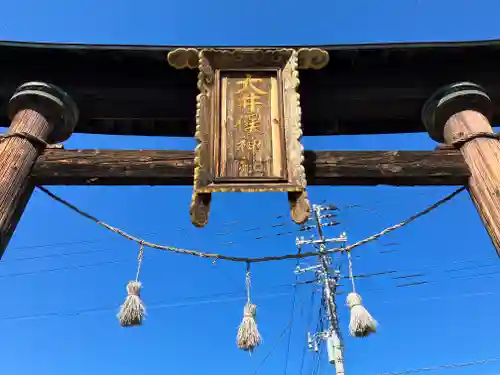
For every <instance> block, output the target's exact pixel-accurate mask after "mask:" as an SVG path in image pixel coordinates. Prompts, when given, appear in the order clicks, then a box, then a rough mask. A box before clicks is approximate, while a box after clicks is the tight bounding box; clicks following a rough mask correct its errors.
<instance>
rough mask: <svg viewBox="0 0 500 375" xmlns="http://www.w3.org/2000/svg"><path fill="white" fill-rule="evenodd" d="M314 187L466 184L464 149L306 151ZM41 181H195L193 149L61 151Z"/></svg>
mask: <svg viewBox="0 0 500 375" xmlns="http://www.w3.org/2000/svg"><path fill="white" fill-rule="evenodd" d="M304 164H305V168H306V172H307V181H308V184H309V185H332V186H335V185H360V186H374V185H393V186H426V185H465V184H466V183H467V179H468V177H469V170H468V167H467V165H466V164H465V162H464V160H463V158H462V156H461V155H460V153H458V152H456V151H451V150H439V151H305V162H304ZM32 179H33V182H34V183H35V184H39V185H122V186H123V185H192V183H193V152H191V151H170V150H134V151H128V150H127V151H125V150H57V149H48V150H46V151H45V153H44V154H43V155H42V156H40V157H39V159H38V160H37V162H36V164H35V166H34V168H33V171H32Z"/></svg>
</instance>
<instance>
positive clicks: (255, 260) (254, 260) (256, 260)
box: [37, 186, 465, 263]
mask: <svg viewBox="0 0 500 375" xmlns="http://www.w3.org/2000/svg"><path fill="white" fill-rule="evenodd" d="M37 187H38V189H40V190H41V191H42V192H44V193H45V194H47V195H48V196H49V197H51V198H52V199H54V200H56V201H57V202H59V203H61V204H63V205H65V206H66V207H68V208H69V209H71V210H73V211H74V212H76V213H78V214H80V215H82V216H84V217H86V218H87V219H89V220H92V221H93V222H95V223H96V224H99V225H101V226H103V227H104V228H106V229H108V230H110V231H112V232H114V233H116V234H118V235H120V236H122V237H124V238H126V239H128V240H131V241H135V242H137V243H139V244H143V245H144V246H147V247H151V248H153V249H159V250H165V251H171V252H174V253H178V254H184V255H194V256H197V257H201V258H210V259H219V260H228V261H232V262H245V263H259V262H270V261H278V260H285V259H300V258H308V257H316V256H318V255H325V254H330V253H335V252H339V251H349V250H352V249H354V248H356V247H359V246H361V245H364V244H366V243H368V242H371V241H374V240H377V239H379V238H380V237H382V236H384V235H386V234H387V233H390V232H392V231H394V230H396V229H398V228H401V227H403V226H405V225H407V224H409V223H411V222H412V221H414V220H416V219H418V218H419V217H421V216H424V215H426V214H428V213H429V212H431V211H433V210H434V209H436V208H437V207H439V206H441V205H442V204H444V203H446V202H448V201H449V200H451V199H452V198H454V197H455V196H456V195H458V194H459V193H461V192H462V191H464V190H465V187H461V188H459V189H457V190H455V191H454V192H453V193H451V194H449V195H448V196H446V197H444V198H443V199H441V200H439V201H437V202H436V203H434V204H433V205H431V206H429V207H427V208H426V209H425V210H423V211H420V212H419V213H417V214H415V215H413V216H411V217H409V218H408V219H406V220H405V221H402V222H400V223H398V224H396V225H393V226H392V227H389V228H386V229H384V230H383V231H381V232H379V233H377V234H374V235H372V236H370V237H367V238H365V239H363V240H361V241H358V242H356V243H354V244H352V245H349V246H346V247H338V248H333V249H329V250H325V251H309V252H303V253H300V254H299V253H294V254H286V255H273V256H266V257H261V258H247V257H236V256H229V255H222V254H214V253H204V252H199V251H195V250H185V249H179V248H176V247H172V246H165V245H158V244H155V243H152V242H148V241H145V240H142V239H140V238H137V237H134V236H132V235H130V234H128V233H126V232H124V231H122V230H121V229H118V228H115V227H112V226H111V225H109V224H106V223H105V222H103V221H101V220H99V219H97V218H96V217H94V216H92V215H90V214H88V213H86V212H84V211H82V210H80V209H79V208H77V207H75V206H74V205H72V204H71V203H69V202H67V201H65V200H64V199H62V198H60V197H58V196H57V195H55V194H54V193H52V192H50V191H49V190H47V189H46V188H45V187H43V186H37Z"/></svg>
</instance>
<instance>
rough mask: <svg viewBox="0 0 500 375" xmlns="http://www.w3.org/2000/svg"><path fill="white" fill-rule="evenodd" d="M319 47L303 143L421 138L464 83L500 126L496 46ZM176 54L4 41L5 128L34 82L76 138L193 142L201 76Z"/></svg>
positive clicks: (1, 89)
mask: <svg viewBox="0 0 500 375" xmlns="http://www.w3.org/2000/svg"><path fill="white" fill-rule="evenodd" d="M297 47H298V46H297ZM318 47H321V48H323V49H325V50H327V51H328V53H329V56H330V62H329V63H328V65H327V66H326V67H325V68H323V69H320V70H303V71H301V72H300V73H299V74H300V88H299V90H300V94H301V106H302V124H303V130H304V135H306V136H314V135H335V134H385V133H407V132H422V131H425V129H424V126H423V124H422V122H421V119H420V112H421V110H422V106H423V105H424V103H425V101H426V100H427V99H428V98H429V96H430V95H432V94H433V93H434V92H435V91H436V90H437V89H438V88H439V87H441V86H442V85H445V84H450V83H454V82H456V81H463V80H468V81H474V82H475V83H477V84H480V85H481V86H483V87H484V88H485V89H486V91H487V92H488V95H489V96H490V97H491V99H492V101H493V103H494V104H495V105H494V113H493V123H498V122H499V121H500V106H499V105H498V103H499V102H500V84H499V83H500V73H499V71H498V61H499V59H500V48H499V47H500V41H499V40H491V41H475V42H453V43H403V44H359V45H332V46H318ZM173 48H175V47H168V46H105V45H101V46H96V45H68V44H50V43H49V44H42V43H12V42H0V69H1V70H2V72H5V74H3V75H2V81H1V82H0V123H1V124H8V123H9V121H8V118H7V116H6V114H7V111H6V105H7V103H8V100H9V98H10V96H11V95H12V93H13V92H14V90H15V89H16V87H17V86H19V85H20V84H23V83H25V82H27V81H33V80H35V81H44V82H48V83H53V84H56V85H58V86H60V87H61V88H63V89H64V90H65V91H67V93H68V94H69V95H70V96H71V97H72V98H73V100H75V102H76V103H77V105H78V107H79V109H80V113H81V116H80V120H79V122H78V125H77V128H76V132H80V133H92V134H117V135H151V136H152V135H156V136H173V137H175V136H178V137H192V136H193V135H194V130H195V113H196V95H197V94H198V89H197V86H196V82H197V72H196V71H195V70H176V69H174V68H172V67H170V66H169V65H168V63H167V61H166V57H167V54H168V52H169V51H171V50H172V49H173ZM34 61H36V64H34V63H33V62H34Z"/></svg>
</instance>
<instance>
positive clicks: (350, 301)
mask: <svg viewBox="0 0 500 375" xmlns="http://www.w3.org/2000/svg"><path fill="white" fill-rule="evenodd" d="M346 303H347V306H348V307H349V308H350V309H352V308H353V307H354V306H360V305H361V304H362V303H363V300H362V298H361V296H360V295H359V294H358V293H354V292H352V293H349V294H348V295H347V299H346Z"/></svg>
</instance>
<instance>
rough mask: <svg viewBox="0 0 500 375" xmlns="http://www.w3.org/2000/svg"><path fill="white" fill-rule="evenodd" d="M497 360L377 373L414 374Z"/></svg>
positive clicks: (489, 360)
mask: <svg viewBox="0 0 500 375" xmlns="http://www.w3.org/2000/svg"><path fill="white" fill-rule="evenodd" d="M498 361H500V357H496V358H490V359H483V360H481V361H473V362H463V363H452V364H446V365H437V366H432V367H421V368H415V369H410V370H403V371H396V372H384V373H381V374H379V375H406V374H414V373H418V372H429V371H436V370H442V369H446V370H450V369H457V368H462V367H469V366H477V365H486V364H489V363H494V362H498Z"/></svg>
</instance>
